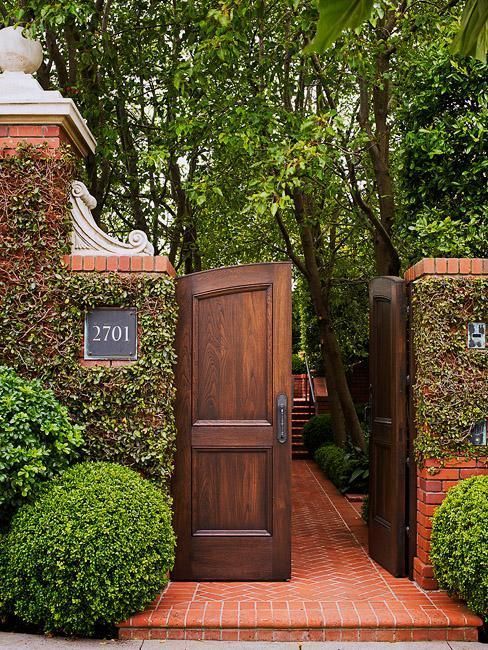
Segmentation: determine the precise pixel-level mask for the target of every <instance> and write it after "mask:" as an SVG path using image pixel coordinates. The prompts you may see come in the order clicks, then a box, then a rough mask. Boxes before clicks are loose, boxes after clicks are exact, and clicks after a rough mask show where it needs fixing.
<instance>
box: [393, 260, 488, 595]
mask: <svg viewBox="0 0 488 650" xmlns="http://www.w3.org/2000/svg"><path fill="white" fill-rule="evenodd" d="M429 276H430V277H449V276H450V277H453V276H454V277H455V276H458V277H459V276H474V277H480V276H488V259H466V258H464V259H459V258H426V259H423V260H421V261H420V262H417V264H415V265H414V266H412V267H411V268H409V269H408V270H407V271H406V273H405V280H407V281H408V282H416V281H421V280H422V278H425V277H429ZM487 354H488V352H487ZM481 474H488V457H487V456H484V457H481V458H479V459H478V460H476V459H469V458H465V457H457V458H452V459H450V460H449V461H446V462H444V463H443V464H442V465H441V463H440V462H439V461H436V460H428V461H426V463H425V464H424V466H423V467H422V468H419V469H418V470H417V552H416V557H415V558H414V579H415V581H416V582H417V583H418V584H419V585H420V586H421V587H422V588H423V589H427V590H432V589H438V584H437V581H436V579H435V578H434V572H433V569H432V563H431V561H430V556H429V552H430V540H431V533H432V517H433V515H434V512H435V510H436V508H437V507H438V506H439V505H440V504H441V503H442V501H443V500H444V498H445V496H446V493H447V491H448V490H449V489H450V488H451V487H453V486H454V485H456V484H457V483H458V482H459V481H461V480H463V479H465V478H469V477H470V476H477V475H481Z"/></svg>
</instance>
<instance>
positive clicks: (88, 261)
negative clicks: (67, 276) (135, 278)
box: [62, 255, 176, 278]
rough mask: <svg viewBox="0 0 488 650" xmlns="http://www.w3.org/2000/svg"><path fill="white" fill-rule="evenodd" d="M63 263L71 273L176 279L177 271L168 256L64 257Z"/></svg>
mask: <svg viewBox="0 0 488 650" xmlns="http://www.w3.org/2000/svg"><path fill="white" fill-rule="evenodd" d="M62 263H63V265H64V266H65V267H66V268H67V269H68V270H70V271H78V272H99V273H106V272H116V273H166V274H167V275H169V276H170V277H171V278H176V271H175V269H174V267H173V265H172V264H171V262H170V261H169V259H168V257H167V256H166V255H64V256H63V257H62Z"/></svg>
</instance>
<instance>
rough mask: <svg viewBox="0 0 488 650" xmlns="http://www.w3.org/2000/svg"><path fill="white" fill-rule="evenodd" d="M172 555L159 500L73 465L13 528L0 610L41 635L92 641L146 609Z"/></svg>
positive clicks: (163, 502)
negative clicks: (41, 630) (40, 629)
mask: <svg viewBox="0 0 488 650" xmlns="http://www.w3.org/2000/svg"><path fill="white" fill-rule="evenodd" d="M174 545H175V537H174V534H173V530H172V527H171V510H170V506H169V503H168V498H167V497H166V496H165V495H164V493H163V492H162V491H160V490H159V489H158V488H157V487H156V486H155V485H153V484H152V483H150V482H149V481H147V480H145V479H143V478H141V476H139V475H138V474H137V473H136V472H134V471H133V470H131V469H129V468H127V467H122V466H120V465H115V464H111V463H82V464H79V465H75V466H74V467H72V468H71V469H69V470H67V471H66V472H65V473H64V474H63V475H62V476H61V477H58V478H56V479H53V480H52V481H51V482H49V483H48V484H46V485H45V486H43V488H42V490H41V491H40V493H39V495H38V498H37V499H36V500H35V501H34V502H33V503H31V504H25V505H24V506H22V507H21V508H20V509H19V511H18V512H17V513H16V515H15V516H14V518H13V519H12V524H11V527H10V531H9V532H8V534H7V535H6V536H5V542H4V544H3V554H4V558H3V564H4V570H3V571H4V573H5V575H4V581H3V582H4V584H3V589H4V600H5V601H6V602H5V603H4V605H6V606H7V611H9V612H10V613H12V614H14V615H15V616H17V617H18V618H20V619H21V620H22V621H24V622H25V623H31V624H34V625H40V626H42V627H43V628H44V630H45V631H49V632H51V631H52V632H54V631H57V632H63V633H66V634H78V635H84V636H92V635H94V634H95V633H96V632H98V631H100V629H102V630H103V628H104V626H107V625H111V624H114V623H117V622H119V621H121V620H123V619H125V618H127V617H128V616H129V615H131V614H133V613H134V612H137V611H140V610H141V609H143V608H144V607H146V605H148V604H149V603H150V602H151V601H152V600H153V598H154V597H155V596H156V594H157V593H158V592H159V591H160V590H161V588H162V587H164V585H165V584H166V582H167V572H168V570H169V569H170V568H171V567H172V564H173V560H174ZM1 563H2V562H0V564H1Z"/></svg>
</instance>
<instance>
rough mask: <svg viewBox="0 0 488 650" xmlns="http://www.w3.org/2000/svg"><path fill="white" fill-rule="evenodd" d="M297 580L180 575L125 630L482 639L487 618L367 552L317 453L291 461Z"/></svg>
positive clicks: (362, 532) (204, 635) (359, 525)
mask: <svg viewBox="0 0 488 650" xmlns="http://www.w3.org/2000/svg"><path fill="white" fill-rule="evenodd" d="M292 540H293V541H292V579H291V580H290V581H289V582H281V583H280V582H228V583H226V582H173V583H170V584H169V585H168V587H167V588H166V590H165V591H164V592H163V593H162V594H161V595H160V597H159V598H158V599H156V601H155V602H154V603H153V604H152V606H151V607H149V608H148V609H147V610H146V611H145V612H142V613H140V614H137V615H135V616H133V617H132V618H131V619H129V620H128V621H126V622H125V623H123V624H121V626H120V629H119V636H120V637H121V638H139V639H144V638H186V639H213V640H214V639H219V640H229V641H230V640H237V639H238V640H262V641H267V640H284V641H286V640H288V641H301V640H303V641H305V640H317V641H319V640H320V641H324V640H327V641H328V640H330V641H349V640H350V641H357V640H368V641H394V640H398V641H417V640H440V639H444V640H445V639H448V640H475V638H476V637H477V631H476V628H477V626H478V625H480V623H481V621H480V620H479V619H478V618H477V617H476V616H474V615H473V614H471V613H470V612H469V611H468V610H467V609H466V607H465V606H464V605H462V604H461V603H458V602H455V601H453V600H451V599H450V598H449V597H448V596H447V595H446V594H445V593H443V592H429V593H426V592H424V591H422V590H421V589H420V588H419V587H418V586H417V585H415V584H414V583H413V582H411V581H410V580H408V579H407V578H393V577H392V576H391V575H390V574H389V573H387V572H386V571H385V570H384V569H382V568H381V567H380V566H379V565H377V564H376V563H375V562H373V561H372V560H371V559H370V557H369V556H368V553H367V528H366V525H365V524H364V522H363V521H362V520H361V517H360V514H359V512H358V508H357V507H354V505H353V504H351V503H349V502H348V501H347V500H346V499H345V498H344V497H343V496H342V495H341V494H339V492H338V491H337V490H336V489H335V487H334V486H333V485H332V484H331V483H330V482H329V481H328V480H327V479H325V478H324V477H323V475H322V473H321V472H320V470H319V469H318V468H317V466H316V465H315V463H314V462H313V461H294V462H293V515H292Z"/></svg>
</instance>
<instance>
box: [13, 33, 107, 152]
mask: <svg viewBox="0 0 488 650" xmlns="http://www.w3.org/2000/svg"><path fill="white" fill-rule="evenodd" d="M41 63H42V47H41V44H40V43H38V42H37V41H32V40H29V39H27V38H24V37H23V36H22V27H5V28H4V29H0V69H1V70H3V73H2V74H0V124H9V125H13V124H22V125H27V124H54V125H58V126H61V127H63V128H64V130H65V131H66V133H67V135H68V136H69V137H70V139H71V140H72V142H73V144H74V145H75V147H76V148H77V149H78V151H79V152H80V153H81V155H82V156H87V155H88V154H89V153H90V152H91V153H94V152H95V146H96V140H95V138H94V137H93V135H92V133H91V132H90V129H89V128H88V126H87V124H86V121H85V120H84V119H83V118H82V117H81V115H80V112H79V111H78V109H77V108H76V105H75V103H74V101H73V100H72V99H65V98H64V97H63V96H62V95H61V93H60V92H58V91H57V90H44V89H43V88H42V86H41V85H40V84H39V82H38V81H36V79H34V77H33V76H32V74H31V73H32V72H35V71H36V70H38V68H39V66H40V65H41Z"/></svg>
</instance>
